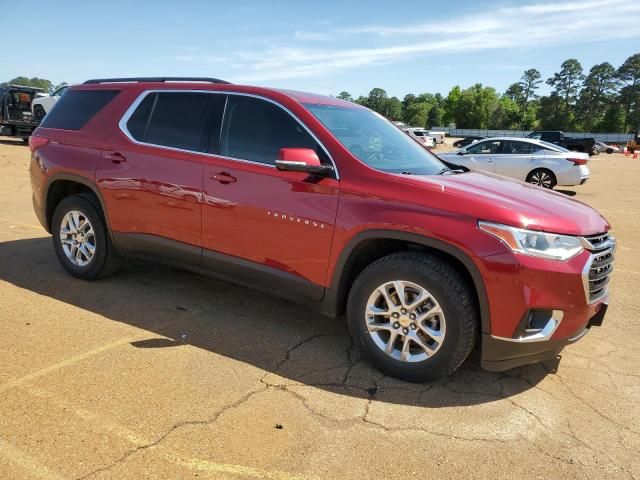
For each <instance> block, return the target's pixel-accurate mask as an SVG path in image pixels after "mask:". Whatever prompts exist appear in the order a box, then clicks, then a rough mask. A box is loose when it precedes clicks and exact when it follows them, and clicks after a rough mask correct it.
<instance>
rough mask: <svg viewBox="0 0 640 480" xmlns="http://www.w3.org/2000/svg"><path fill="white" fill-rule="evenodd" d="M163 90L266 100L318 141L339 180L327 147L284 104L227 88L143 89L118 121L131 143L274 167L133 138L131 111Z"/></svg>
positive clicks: (224, 112)
mask: <svg viewBox="0 0 640 480" xmlns="http://www.w3.org/2000/svg"><path fill="white" fill-rule="evenodd" d="M163 92H165V93H206V94H211V95H227V96H228V95H237V96H241V97H250V98H257V99H259V100H264V101H267V102H269V103H271V104H273V105H275V106H277V107H279V108H281V109H282V110H284V111H285V112H286V113H287V114H289V115H290V116H291V118H293V119H294V120H295V121H296V122H297V123H298V124H299V125H300V126H301V127H302V128H304V130H305V131H306V132H307V133H308V134H309V135H311V137H312V138H313V139H314V140H315V141H316V142H318V145H320V148H322V150H324V152H325V153H326V154H327V157H328V158H329V160H330V161H331V164H332V165H333V170H334V172H335V174H336V180H340V173H339V172H338V167H337V165H336V162H335V161H334V160H333V157H332V156H331V154H330V153H329V150H327V147H325V146H324V144H323V143H322V142H321V141H320V139H319V138H318V137H317V136H316V135H315V134H314V133H313V132H312V131H311V130H310V129H309V127H307V126H306V125H305V124H304V122H302V121H301V120H300V119H299V118H298V117H297V116H296V115H295V114H294V113H293V112H292V111H291V110H289V109H288V108H287V107H285V106H284V105H282V104H280V103H278V102H276V101H275V100H272V99H270V98H267V97H264V96H262V95H255V94H253V93H244V92H235V91H227V90H224V91H222V90H192V89H150V90H144V91H143V92H141V93H140V95H138V97H137V98H136V99H135V100H134V101H133V103H132V104H131V105H130V106H129V108H128V109H127V110H126V111H125V112H124V115H123V116H122V118H121V119H120V121H119V122H118V128H119V129H120V131H121V132H122V133H123V134H124V135H125V136H126V137H127V138H128V139H129V141H131V142H132V143H135V144H136V145H144V146H147V147H155V148H161V149H164V150H169V151H174V152H184V153H191V154H196V155H203V156H205V157H211V158H222V159H225V160H233V161H236V162H242V163H249V164H252V165H262V166H265V167H270V168H274V169H275V168H276V166H275V164H273V165H271V164H269V163H262V162H256V161H254V160H247V159H244V158H235V157H227V156H225V155H219V154H213V153H209V152H198V151H196V150H187V149H183V148H176V147H168V146H165V145H157V144H155V143H147V142H140V141H138V140H136V139H135V138H133V135H131V132H129V129H128V128H127V122H128V121H129V119H130V118H131V116H132V115H133V113H134V112H135V111H136V109H137V108H138V106H140V104H141V103H142V102H143V101H144V99H145V98H146V97H147V95H150V94H152V93H163ZM227 103H228V97H227V101H225V104H224V110H223V113H222V124H221V125H220V135H221V137H220V138H221V139H222V126H223V125H224V117H225V115H226V113H227ZM275 160H276V159H274V162H275Z"/></svg>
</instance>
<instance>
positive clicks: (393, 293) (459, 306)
mask: <svg viewBox="0 0 640 480" xmlns="http://www.w3.org/2000/svg"><path fill="white" fill-rule="evenodd" d="M347 315H348V321H349V328H350V331H351V334H352V336H353V338H354V341H355V343H356V344H357V345H358V346H359V347H360V348H361V349H362V351H363V353H364V355H365V356H366V358H367V359H368V360H369V361H370V362H371V363H372V364H373V365H374V366H376V367H377V368H378V369H380V371H382V372H383V373H385V374H387V375H391V376H393V377H397V378H401V379H404V380H408V381H412V382H423V381H428V380H434V379H437V378H440V377H443V376H446V375H449V374H451V373H453V372H454V371H455V370H456V369H457V368H458V367H459V366H460V365H461V364H462V362H463V361H464V360H465V359H466V358H467V356H468V355H469V353H470V352H471V350H472V348H473V346H474V344H475V340H476V336H477V334H478V324H479V318H478V313H477V309H476V306H475V300H474V294H473V290H472V288H471V287H470V286H469V285H468V283H467V282H466V281H465V279H464V278H463V277H462V275H460V273H458V271H456V270H455V269H454V268H453V267H451V265H449V264H448V263H447V262H445V261H443V260H442V259H440V258H438V257H436V256H433V255H428V254H422V253H415V252H402V253H396V254H392V255H388V256H386V257H383V258H381V259H380V260H377V261H375V262H374V263H372V264H371V265H369V266H368V267H367V268H365V269H364V270H363V271H362V273H361V274H360V275H359V276H358V278H357V279H356V281H355V282H354V284H353V287H352V288H351V291H350V293H349V299H348V305H347Z"/></svg>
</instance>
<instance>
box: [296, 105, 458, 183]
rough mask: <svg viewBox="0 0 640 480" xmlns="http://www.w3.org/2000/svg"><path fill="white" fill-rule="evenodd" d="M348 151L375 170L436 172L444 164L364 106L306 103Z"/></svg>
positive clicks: (437, 172) (439, 171) (410, 172)
mask: <svg viewBox="0 0 640 480" xmlns="http://www.w3.org/2000/svg"><path fill="white" fill-rule="evenodd" d="M305 107H306V108H308V109H309V111H311V113H313V114H314V115H315V116H316V118H317V119H318V120H320V122H322V124H323V125H324V126H325V127H327V128H328V129H329V131H330V132H331V133H333V135H335V137H336V138H337V139H338V140H339V141H340V143H342V144H343V145H344V146H345V147H346V148H347V149H348V150H349V151H350V152H351V153H353V154H354V155H355V156H356V157H358V158H359V159H360V160H362V161H363V162H364V163H366V164H367V165H369V166H370V167H373V168H375V169H377V170H382V171H384V172H389V173H408V174H415V175H436V174H439V173H442V172H443V170H445V169H447V167H446V166H445V165H444V164H443V163H442V162H441V161H440V160H438V158H436V156H435V155H433V154H431V153H429V151H428V150H426V149H425V148H424V147H422V146H420V145H419V144H418V143H417V142H416V141H415V140H412V139H411V137H409V135H407V134H406V133H404V132H403V131H402V130H400V129H399V128H398V127H396V126H395V125H393V124H392V123H391V122H389V121H388V120H386V119H385V118H384V117H382V116H380V115H378V114H377V113H374V112H372V111H371V110H367V109H365V108H349V107H338V106H333V105H316V104H305Z"/></svg>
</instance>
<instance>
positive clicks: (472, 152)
mask: <svg viewBox="0 0 640 480" xmlns="http://www.w3.org/2000/svg"><path fill="white" fill-rule="evenodd" d="M501 151H502V141H500V140H485V141H484V142H478V143H475V144H473V145H471V146H469V147H467V153H465V154H464V155H463V156H462V157H463V158H464V159H465V162H464V165H465V166H466V167H468V168H470V169H471V170H480V171H484V172H490V173H494V172H495V166H496V160H497V159H498V157H499V155H500V152H501Z"/></svg>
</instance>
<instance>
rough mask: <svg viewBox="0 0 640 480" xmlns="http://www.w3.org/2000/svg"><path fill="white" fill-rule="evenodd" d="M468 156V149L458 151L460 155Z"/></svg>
mask: <svg viewBox="0 0 640 480" xmlns="http://www.w3.org/2000/svg"><path fill="white" fill-rule="evenodd" d="M466 154H467V149H466V148H461V149H460V150H458V155H466Z"/></svg>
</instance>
